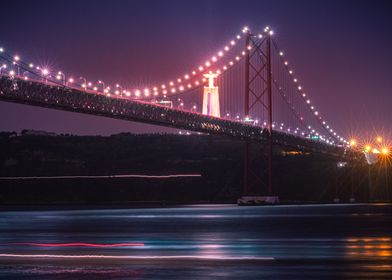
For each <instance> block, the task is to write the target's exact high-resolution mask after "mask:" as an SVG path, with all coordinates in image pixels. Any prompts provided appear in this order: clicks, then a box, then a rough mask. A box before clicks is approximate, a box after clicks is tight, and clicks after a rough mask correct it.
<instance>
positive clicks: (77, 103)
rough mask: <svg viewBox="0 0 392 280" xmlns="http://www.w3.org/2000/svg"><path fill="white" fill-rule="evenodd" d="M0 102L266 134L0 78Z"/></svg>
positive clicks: (313, 145)
mask: <svg viewBox="0 0 392 280" xmlns="http://www.w3.org/2000/svg"><path fill="white" fill-rule="evenodd" d="M0 100H1V101H7V102H16V103H21V104H28V105H34V106H40V107H46V108H53V109H59V110H65V111H72V112H78V113H85V114H92V115H97V116H104V117H109V118H115V119H122V120H128V121H136V122H143V123H149V124H155V125H160V126H167V127H173V128H179V129H185V130H190V131H197V132H203V133H210V134H220V135H228V136H232V137H237V138H242V139H250V140H255V141H260V142H267V139H268V132H267V131H266V130H263V128H262V127H260V126H254V125H250V124H245V123H242V122H238V121H232V120H227V119H222V118H215V117H210V116H206V115H202V114H198V113H193V112H188V111H182V110H177V109H173V108H168V107H165V106H161V105H157V104H152V103H147V102H142V101H138V100H129V99H124V98H113V97H108V96H105V95H103V94H93V93H86V92H84V91H81V90H77V89H73V88H68V87H64V86H59V85H54V84H47V83H43V82H38V81H25V80H23V79H19V78H11V77H8V76H2V77H0ZM273 142H274V144H276V145H280V146H285V147H290V148H295V149H299V150H308V151H315V152H320V153H328V154H331V155H336V156H342V155H343V154H344V152H345V151H344V149H343V148H342V147H338V146H333V145H329V144H326V143H323V142H320V141H316V140H310V139H307V138H303V137H299V136H296V135H292V134H287V133H283V132H280V131H274V132H273Z"/></svg>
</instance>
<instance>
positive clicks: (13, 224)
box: [0, 204, 392, 279]
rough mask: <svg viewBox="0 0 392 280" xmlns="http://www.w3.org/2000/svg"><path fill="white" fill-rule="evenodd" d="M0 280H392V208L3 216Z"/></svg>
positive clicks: (223, 208) (191, 208)
mask: <svg viewBox="0 0 392 280" xmlns="http://www.w3.org/2000/svg"><path fill="white" fill-rule="evenodd" d="M0 278H1V279H392V205H391V204H351V205H303V206H285V205H281V206H262V207H238V206H235V205H225V206H220V205H201V206H194V205H193V206H182V207H173V208H139V209H99V210H61V211H57V210H56V211H53V210H51V211H2V212H0Z"/></svg>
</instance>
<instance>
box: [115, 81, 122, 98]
mask: <svg viewBox="0 0 392 280" xmlns="http://www.w3.org/2000/svg"><path fill="white" fill-rule="evenodd" d="M116 88H117V90H116V91H115V94H116V95H119V94H120V95H121V96H122V95H123V88H122V86H120V85H119V84H116ZM118 89H119V90H118Z"/></svg>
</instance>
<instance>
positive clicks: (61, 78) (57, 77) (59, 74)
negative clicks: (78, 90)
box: [56, 71, 68, 86]
mask: <svg viewBox="0 0 392 280" xmlns="http://www.w3.org/2000/svg"><path fill="white" fill-rule="evenodd" d="M56 79H57V80H61V82H62V83H63V85H65V86H67V85H68V84H67V80H66V79H65V74H64V73H63V72H61V71H59V72H57V75H56Z"/></svg>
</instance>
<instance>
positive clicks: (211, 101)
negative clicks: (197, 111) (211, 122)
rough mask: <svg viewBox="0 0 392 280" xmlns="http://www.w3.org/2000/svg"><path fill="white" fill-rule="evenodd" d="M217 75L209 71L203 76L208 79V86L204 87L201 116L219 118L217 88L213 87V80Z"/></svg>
mask: <svg viewBox="0 0 392 280" xmlns="http://www.w3.org/2000/svg"><path fill="white" fill-rule="evenodd" d="M217 76H218V75H217V74H216V73H212V72H211V71H210V72H209V73H207V74H204V77H205V78H207V79H208V86H205V87H204V92H203V115H208V116H213V117H218V118H219V117H220V107H219V88H218V87H217V86H215V85H214V79H215V78H216V77H217Z"/></svg>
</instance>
